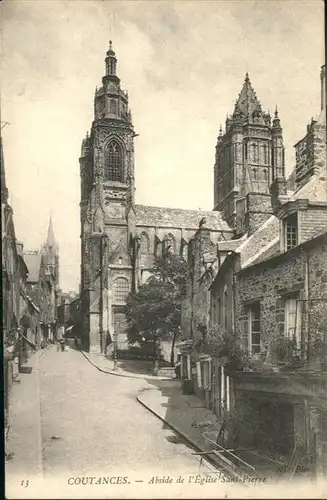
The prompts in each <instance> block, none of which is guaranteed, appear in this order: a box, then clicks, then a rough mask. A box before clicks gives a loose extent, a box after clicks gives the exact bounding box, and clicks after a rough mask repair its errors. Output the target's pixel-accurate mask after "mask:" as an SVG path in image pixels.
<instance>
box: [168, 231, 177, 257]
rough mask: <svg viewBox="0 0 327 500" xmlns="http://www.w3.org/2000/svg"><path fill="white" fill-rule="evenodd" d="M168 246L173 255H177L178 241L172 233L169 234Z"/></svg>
mask: <svg viewBox="0 0 327 500" xmlns="http://www.w3.org/2000/svg"><path fill="white" fill-rule="evenodd" d="M168 246H169V247H170V248H169V250H170V252H171V253H176V240H175V237H174V236H173V235H172V234H171V233H169V234H168Z"/></svg>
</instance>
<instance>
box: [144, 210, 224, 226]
mask: <svg viewBox="0 0 327 500" xmlns="http://www.w3.org/2000/svg"><path fill="white" fill-rule="evenodd" d="M135 214H136V224H137V225H138V226H152V227H175V228H183V229H193V230H197V229H198V228H199V222H200V221H201V219H202V218H203V217H205V219H206V226H205V227H207V228H208V229H212V230H216V231H231V228H230V227H229V225H228V224H227V222H226V221H225V220H224V219H223V217H222V215H221V213H220V212H214V211H202V210H201V211H200V210H187V209H183V208H166V207H150V206H147V205H135Z"/></svg>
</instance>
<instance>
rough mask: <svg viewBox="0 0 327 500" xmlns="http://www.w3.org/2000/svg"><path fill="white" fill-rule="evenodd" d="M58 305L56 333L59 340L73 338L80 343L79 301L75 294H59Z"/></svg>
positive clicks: (80, 318) (80, 319) (80, 317)
mask: <svg viewBox="0 0 327 500" xmlns="http://www.w3.org/2000/svg"><path fill="white" fill-rule="evenodd" d="M58 302H59V305H58V307H57V321H58V331H59V330H60V331H61V335H60V338H62V337H64V336H66V337H74V338H78V339H79V342H81V338H82V316H81V301H80V297H79V294H78V293H77V292H68V293H64V292H60V296H59V300H58Z"/></svg>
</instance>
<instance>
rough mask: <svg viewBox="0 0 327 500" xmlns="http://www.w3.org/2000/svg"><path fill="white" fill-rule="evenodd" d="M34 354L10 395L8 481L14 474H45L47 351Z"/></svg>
mask: <svg viewBox="0 0 327 500" xmlns="http://www.w3.org/2000/svg"><path fill="white" fill-rule="evenodd" d="M44 352H45V351H44V350H40V351H38V352H36V353H35V354H33V355H32V356H31V357H30V358H29V359H28V361H27V363H26V365H24V367H23V369H24V373H20V374H19V382H18V383H17V382H14V384H13V386H12V390H11V394H10V408H9V432H8V440H7V442H6V452H7V453H8V455H9V457H10V458H9V460H8V461H6V474H7V481H8V479H10V477H14V476H19V475H22V474H23V476H24V477H28V476H29V477H32V476H36V475H37V476H39V477H40V476H41V477H42V474H43V466H42V450H41V412H40V390H39V360H40V357H41V356H42V355H43V354H44Z"/></svg>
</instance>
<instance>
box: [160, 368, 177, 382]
mask: <svg viewBox="0 0 327 500" xmlns="http://www.w3.org/2000/svg"><path fill="white" fill-rule="evenodd" d="M157 375H158V377H166V378H171V379H173V378H176V375H175V368H174V367H173V366H161V367H160V368H159V371H158V374H157Z"/></svg>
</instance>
